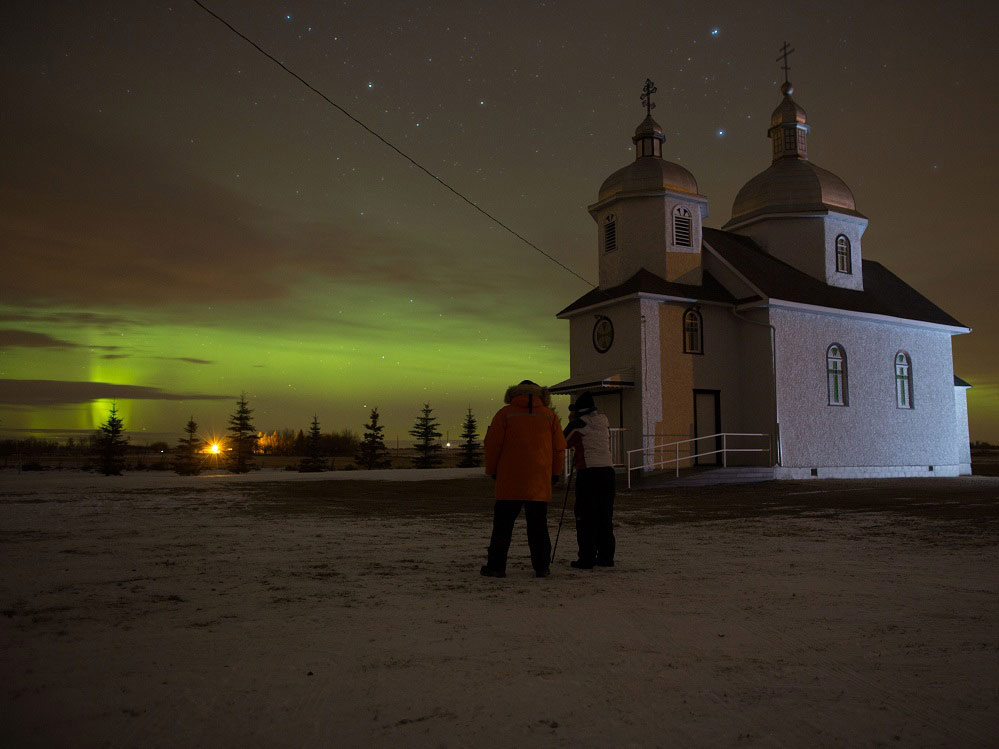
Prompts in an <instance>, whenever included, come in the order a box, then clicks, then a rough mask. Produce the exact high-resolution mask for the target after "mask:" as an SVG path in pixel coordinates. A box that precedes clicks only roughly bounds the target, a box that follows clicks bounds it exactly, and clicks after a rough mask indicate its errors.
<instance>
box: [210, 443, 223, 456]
mask: <svg viewBox="0 0 999 749" xmlns="http://www.w3.org/2000/svg"><path fill="white" fill-rule="evenodd" d="M208 449H209V450H211V453H212V455H218V454H219V453H220V452H221V451H222V446H221V445H220V444H219V443H218V442H213V443H212V446H211V447H210V448H208Z"/></svg>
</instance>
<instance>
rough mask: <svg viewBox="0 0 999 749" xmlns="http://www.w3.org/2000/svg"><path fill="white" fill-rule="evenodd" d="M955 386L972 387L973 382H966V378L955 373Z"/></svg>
mask: <svg viewBox="0 0 999 749" xmlns="http://www.w3.org/2000/svg"><path fill="white" fill-rule="evenodd" d="M954 387H956V388H970V387H971V383H970V382H966V381H965V380H962V379H961V378H960V377H958V376H957V375H954Z"/></svg>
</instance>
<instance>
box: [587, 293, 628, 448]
mask: <svg viewBox="0 0 999 749" xmlns="http://www.w3.org/2000/svg"><path fill="white" fill-rule="evenodd" d="M597 316H604V317H607V318H608V319H610V321H611V323H612V324H613V325H614V342H613V343H612V344H611V347H610V349H608V350H607V351H606V352H604V353H600V352H599V351H597V350H596V348H595V347H594V345H593V326H594V324H595V323H596V322H597ZM641 333H642V326H641V308H640V304H639V300H638V299H629V300H625V301H621V302H618V303H616V304H611V305H607V306H606V307H601V308H600V309H598V310H594V311H593V312H584V313H582V314H580V315H576V316H575V317H573V318H571V319H570V321H569V370H570V373H571V375H572V377H579V376H587V375H593V376H594V379H598V378H599V377H602V376H605V375H606V374H608V373H610V372H612V371H616V370H629V373H630V372H634V377H635V386H634V387H631V388H626V389H625V390H624V391H623V393H622V395H621V402H620V409H619V406H618V396H617V395H613V396H604V397H602V398H601V400H600V402H599V403H598V407H599V408H600V409H601V410H603V411H605V412H606V413H607V415H608V417H609V418H610V419H611V424H612V425H615V424H617V422H618V420H619V413H618V411H619V410H621V411H623V417H624V423H623V426H624V427H625V428H626V429H627V430H628V431H627V432H626V433H625V438H624V444H625V449H626V450H630V449H633V448H638V447H641V446H642V445H641V430H642V421H643V419H642V415H643V414H642V411H643V409H642V399H641V393H642V380H641V378H642V356H641V350H642V346H641Z"/></svg>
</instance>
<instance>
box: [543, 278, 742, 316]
mask: <svg viewBox="0 0 999 749" xmlns="http://www.w3.org/2000/svg"><path fill="white" fill-rule="evenodd" d="M638 293H643V294H659V295H661V296H676V297H682V298H685V299H697V300H698V301H705V302H725V303H727V304H734V303H735V301H736V299H735V297H733V296H732V295H731V294H730V293H729V292H728V290H727V289H726V288H725V287H724V286H722V285H721V284H720V283H718V281H717V280H715V278H714V276H712V275H711V274H710V273H708V272H707V271H705V272H704V274H703V281H702V283H701V285H700V286H694V285H692V284H686V283H673V282H672V281H665V280H663V279H662V278H660V277H659V276H657V275H656V274H655V273H652V272H651V271H647V270H645V268H641V269H640V270H639V271H638V273H636V274H635V275H633V276H632V277H631V278H629V279H628V280H627V281H625V282H624V283H623V284H620V285H618V286H614V287H612V288H609V289H593V290H592V291H588V292H587V293H585V294H583V296H581V297H579V299H577V300H576V301H575V302H573V303H572V304H570V305H569V306H568V307H566V308H565V309H564V310H562V311H561V312H559V313H558V314H560V315H563V314H565V313H567V312H574V311H575V310H577V309H582V308H583V307H589V306H590V305H591V304H599V303H600V302H606V301H609V300H611V299H618V298H620V297H625V296H630V295H632V294H638Z"/></svg>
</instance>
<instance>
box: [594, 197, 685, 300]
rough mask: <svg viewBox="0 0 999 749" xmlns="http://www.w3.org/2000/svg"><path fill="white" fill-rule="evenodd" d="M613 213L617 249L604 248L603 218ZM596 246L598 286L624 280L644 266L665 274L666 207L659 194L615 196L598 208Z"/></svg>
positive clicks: (656, 272)
mask: <svg viewBox="0 0 999 749" xmlns="http://www.w3.org/2000/svg"><path fill="white" fill-rule="evenodd" d="M608 214H614V221H615V225H616V233H617V249H615V250H612V251H610V252H606V251H605V250H604V245H603V242H604V234H603V232H604V228H603V227H604V222H605V220H606V217H607V215H608ZM594 218H595V219H596V223H597V243H598V244H597V246H598V247H599V248H600V250H599V252H600V286H601V288H605V289H606V288H610V287H612V286H617V285H619V284H622V283H624V282H625V281H627V280H628V279H629V278H631V277H632V276H633V275H635V273H637V272H638V270H639V268H643V267H644V268H646V269H647V270H649V271H651V272H652V273H655V274H656V275H657V276H661V277H662V278H666V224H667V221H666V207H665V204H664V202H663V199H662V198H655V197H650V198H637V197H636V198H629V199H628V200H618V201H615V202H613V203H611V204H610V205H609V206H607V207H606V208H604V209H603V210H601V211H599V212H598V213H597V214H596V215H595V216H594Z"/></svg>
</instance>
